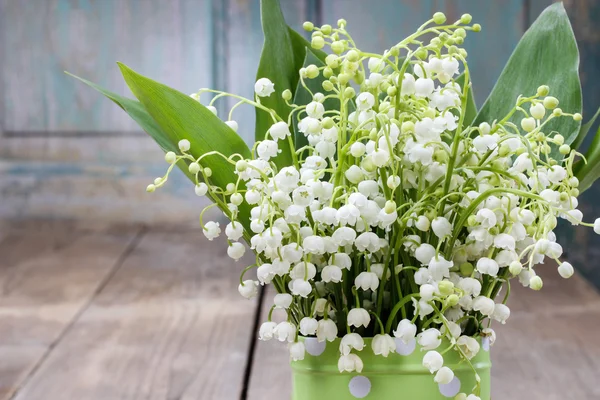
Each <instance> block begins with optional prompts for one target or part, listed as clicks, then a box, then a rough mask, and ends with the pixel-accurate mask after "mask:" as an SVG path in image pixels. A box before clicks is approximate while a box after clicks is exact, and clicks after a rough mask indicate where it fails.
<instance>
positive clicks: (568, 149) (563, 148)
mask: <svg viewBox="0 0 600 400" xmlns="http://www.w3.org/2000/svg"><path fill="white" fill-rule="evenodd" d="M558 151H559V153H560V154H562V155H563V156H564V155H567V154H569V153H570V152H571V146H569V145H568V144H563V145H562V146H560V147H559V148H558Z"/></svg>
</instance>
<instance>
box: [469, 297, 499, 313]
mask: <svg viewBox="0 0 600 400" xmlns="http://www.w3.org/2000/svg"><path fill="white" fill-rule="evenodd" d="M494 308H495V304H494V300H492V299H490V298H489V297H485V296H477V297H476V298H475V299H474V300H473V310H475V311H479V312H480V313H482V314H483V315H486V316H488V317H491V316H492V315H493V314H494Z"/></svg>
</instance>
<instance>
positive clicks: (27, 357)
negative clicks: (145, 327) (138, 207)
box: [0, 225, 136, 400]
mask: <svg viewBox="0 0 600 400" xmlns="http://www.w3.org/2000/svg"><path fill="white" fill-rule="evenodd" d="M32 228H33V229H19V228H18V227H14V226H13V227H10V230H9V228H7V227H3V228H2V229H1V230H0V232H2V234H1V236H0V238H1V239H0V255H1V258H0V399H3V400H4V399H9V398H11V397H12V395H13V394H14V393H15V391H16V390H17V389H18V388H19V387H20V386H21V385H22V384H25V383H26V382H27V379H28V377H29V376H31V374H32V373H33V372H34V371H35V370H36V369H37V367H38V366H39V365H40V363H42V362H43V361H44V359H45V357H46V356H47V355H48V354H49V352H50V351H51V350H52V349H53V347H54V346H55V345H56V344H57V343H58V342H59V341H60V340H61V338H62V337H63V335H64V334H65V332H66V331H67V330H68V328H69V326H70V324H71V322H72V321H73V320H74V319H75V318H76V317H77V315H78V314H79V313H80V312H81V311H82V310H83V309H85V307H86V305H87V303H88V302H89V301H90V300H91V299H92V298H93V296H94V293H95V292H96V291H97V290H98V289H99V288H101V287H102V285H103V283H104V282H105V280H106V279H107V278H108V277H109V276H110V274H111V272H112V270H113V269H114V268H115V266H116V265H117V264H118V260H119V257H120V256H121V255H122V254H123V252H124V251H125V249H126V248H127V246H128V245H129V244H130V243H131V241H132V240H133V238H134V237H135V234H136V229H133V230H132V229H127V230H123V231H122V232H115V231H106V230H101V231H99V232H86V231H78V232H74V231H72V230H71V229H70V228H69V226H67V225H60V226H51V227H43V226H41V227H38V226H35V227H32Z"/></svg>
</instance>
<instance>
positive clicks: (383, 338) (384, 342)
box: [371, 333, 396, 357]
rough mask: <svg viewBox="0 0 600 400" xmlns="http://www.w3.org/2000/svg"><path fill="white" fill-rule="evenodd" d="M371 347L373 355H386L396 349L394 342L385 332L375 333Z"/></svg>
mask: <svg viewBox="0 0 600 400" xmlns="http://www.w3.org/2000/svg"><path fill="white" fill-rule="evenodd" d="M371 347H372V349H373V353H374V354H375V355H378V356H379V355H380V356H383V357H387V356H388V355H389V354H390V353H393V352H395V351H396V342H395V341H394V338H392V337H391V336H390V335H388V334H387V333H385V334H379V335H375V337H374V338H373V341H372V342H371Z"/></svg>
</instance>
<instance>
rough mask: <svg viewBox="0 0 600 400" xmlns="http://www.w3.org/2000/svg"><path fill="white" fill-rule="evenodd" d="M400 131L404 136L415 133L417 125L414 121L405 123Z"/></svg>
mask: <svg viewBox="0 0 600 400" xmlns="http://www.w3.org/2000/svg"><path fill="white" fill-rule="evenodd" d="M400 131H401V132H402V133H403V134H406V133H410V132H414V131H415V123H414V122H412V121H404V122H403V123H402V126H401V127H400Z"/></svg>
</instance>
